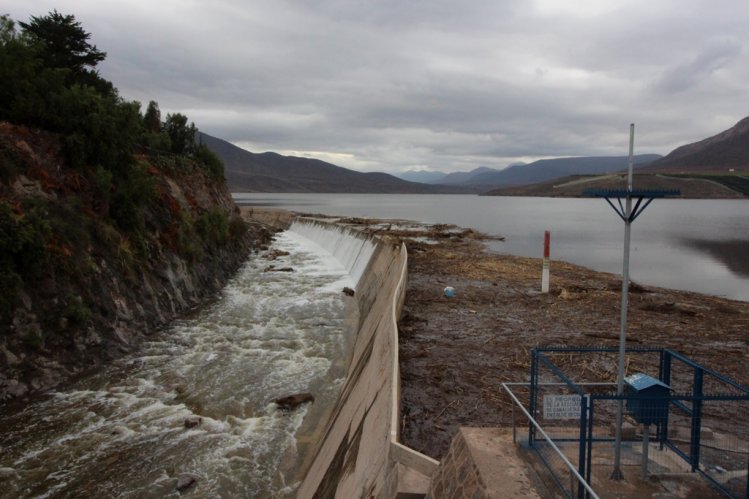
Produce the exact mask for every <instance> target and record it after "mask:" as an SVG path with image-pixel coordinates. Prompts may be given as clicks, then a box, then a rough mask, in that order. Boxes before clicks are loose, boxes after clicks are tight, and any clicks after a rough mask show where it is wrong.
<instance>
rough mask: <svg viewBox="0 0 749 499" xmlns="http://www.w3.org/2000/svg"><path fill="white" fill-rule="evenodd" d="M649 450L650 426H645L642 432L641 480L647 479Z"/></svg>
mask: <svg viewBox="0 0 749 499" xmlns="http://www.w3.org/2000/svg"><path fill="white" fill-rule="evenodd" d="M649 450H650V425H649V424H646V425H645V427H644V428H643V430H642V463H641V465H642V479H643V480H647V479H648V451H649Z"/></svg>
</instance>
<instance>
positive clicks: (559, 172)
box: [462, 154, 661, 189]
mask: <svg viewBox="0 0 749 499" xmlns="http://www.w3.org/2000/svg"><path fill="white" fill-rule="evenodd" d="M660 157H661V156H659V155H658V154H640V155H637V156H635V158H634V162H635V167H638V166H642V165H645V164H647V163H650V162H652V161H654V160H656V159H658V158H660ZM626 169H627V157H626V156H592V157H579V158H556V159H541V160H538V161H534V162H533V163H528V164H527V165H515V166H510V167H508V168H506V169H504V170H500V171H495V172H486V173H481V174H479V175H476V176H474V177H472V178H471V179H470V180H468V181H467V182H465V183H463V184H462V185H471V186H481V187H484V188H486V189H489V188H492V187H494V188H497V187H506V186H514V185H525V184H535V183H538V182H545V181H547V180H554V179H556V178H562V177H566V176H568V175H597V174H604V173H614V172H618V171H623V170H626Z"/></svg>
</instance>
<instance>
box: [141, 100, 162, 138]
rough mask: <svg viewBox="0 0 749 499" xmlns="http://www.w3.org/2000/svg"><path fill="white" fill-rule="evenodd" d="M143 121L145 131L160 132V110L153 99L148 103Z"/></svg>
mask: <svg viewBox="0 0 749 499" xmlns="http://www.w3.org/2000/svg"><path fill="white" fill-rule="evenodd" d="M143 122H144V124H145V126H146V130H147V131H149V132H151V133H159V132H161V111H160V110H159V105H158V104H157V103H156V102H155V101H151V102H149V103H148V108H147V109H146V114H145V115H144V116H143Z"/></svg>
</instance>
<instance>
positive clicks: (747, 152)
mask: <svg viewBox="0 0 749 499" xmlns="http://www.w3.org/2000/svg"><path fill="white" fill-rule="evenodd" d="M730 169H733V170H734V171H749V117H747V118H744V119H742V120H741V121H739V122H738V123H736V125H734V126H733V127H731V128H729V129H728V130H726V131H724V132H721V133H719V134H717V135H713V136H712V137H708V138H707V139H704V140H700V141H699V142H694V143H692V144H687V145H684V146H681V147H677V148H676V149H674V150H673V151H672V152H670V153H669V154H667V155H666V156H664V157H663V158H661V159H659V160H657V161H654V162H652V163H651V164H649V165H648V166H647V167H645V168H644V169H643V171H649V172H694V171H701V172H717V171H722V172H726V171H728V170H730Z"/></svg>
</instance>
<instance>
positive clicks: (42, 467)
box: [0, 225, 374, 497]
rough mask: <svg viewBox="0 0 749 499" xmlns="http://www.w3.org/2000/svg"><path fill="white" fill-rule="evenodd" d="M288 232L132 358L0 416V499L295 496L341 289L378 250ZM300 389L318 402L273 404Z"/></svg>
mask: <svg viewBox="0 0 749 499" xmlns="http://www.w3.org/2000/svg"><path fill="white" fill-rule="evenodd" d="M297 229H298V231H294V230H292V231H289V232H285V233H281V234H279V235H277V240H276V242H275V243H274V245H273V246H272V247H271V248H270V250H269V251H270V252H273V251H276V254H277V255H283V253H285V252H288V253H289V255H283V256H277V257H276V258H275V260H272V261H271V260H268V259H267V258H263V257H262V255H261V256H260V257H253V258H252V259H250V260H249V261H248V262H246V264H245V265H244V266H243V268H242V269H241V270H240V272H239V273H238V274H237V276H236V277H235V278H234V279H233V280H232V281H231V282H230V284H229V285H228V286H227V287H226V289H225V290H224V292H223V293H222V296H221V298H220V299H219V300H218V301H216V302H215V303H213V304H212V305H210V306H208V307H207V308H205V309H204V310H201V311H200V312H199V313H197V314H196V315H195V316H194V317H191V318H187V319H184V320H181V321H178V322H177V323H175V324H174V325H172V326H171V327H170V328H169V329H168V330H166V331H162V332H159V333H156V334H154V335H153V336H152V337H151V338H150V341H148V342H147V343H145V344H143V345H142V347H141V348H140V349H139V350H138V351H137V352H135V353H133V354H128V355H127V356H125V357H123V358H121V359H119V360H118V361H116V362H115V363H113V364H112V365H111V366H109V367H108V368H106V369H103V370H101V371H99V372H96V373H93V374H92V375H90V376H86V377H84V378H82V379H79V380H78V381H76V382H75V383H73V384H71V385H70V386H67V387H65V388H60V389H58V390H55V391H53V392H50V393H48V394H45V395H44V396H40V397H37V398H36V399H34V400H31V401H29V402H28V403H27V405H25V406H24V407H17V408H16V409H14V407H15V406H14V407H11V406H7V407H3V408H2V409H0V420H1V421H2V424H3V432H2V434H1V435H0V448H2V450H3V452H2V456H0V484H1V485H2V486H1V487H0V497H73V496H78V497H112V496H118V497H153V496H159V497H166V496H169V495H174V496H175V497H176V496H177V495H178V493H177V491H176V490H175V488H176V486H177V481H178V480H179V479H180V477H185V476H187V477H193V478H194V479H195V480H196V483H195V485H193V486H192V488H190V489H189V490H190V492H191V493H193V494H195V495H196V497H197V496H210V497H269V496H273V497H289V496H293V495H294V494H295V489H296V486H297V485H298V483H297V482H298V481H299V480H300V478H301V477H299V476H298V473H297V472H296V470H297V469H299V467H300V465H301V464H302V463H301V461H302V458H303V456H302V454H303V453H304V451H305V450H307V447H305V446H309V445H310V444H305V443H304V442H305V441H310V442H313V441H315V440H316V438H317V437H316V436H315V434H316V433H319V431H320V430H319V428H318V426H320V424H321V423H320V421H322V420H323V419H324V418H325V417H326V414H327V412H328V411H329V408H330V407H331V406H332V405H334V403H335V401H336V399H337V397H338V394H339V391H340V389H341V387H342V385H343V382H344V377H345V375H346V370H347V368H348V365H347V363H348V359H349V358H350V355H351V351H352V349H353V339H354V336H355V335H354V334H353V331H354V329H355V328H356V327H357V326H358V322H359V318H358V315H357V313H358V312H357V305H356V300H354V299H351V298H348V297H346V295H344V294H343V293H342V292H341V290H342V289H343V287H344V286H347V287H351V288H355V287H356V285H357V281H358V279H359V278H361V275H362V272H363V270H364V267H365V266H366V261H368V258H369V256H370V255H368V254H366V253H367V252H368V251H371V250H372V249H373V248H374V246H373V245H367V244H364V246H362V244H359V247H358V248H357V249H356V254H357V255H358V257H353V258H347V257H346V255H348V254H350V252H352V251H353V250H352V248H351V247H350V246H347V244H348V243H346V242H344V241H343V240H340V241H337V242H336V240H335V238H334V237H332V238H331V237H330V235H326V236H324V237H320V236H321V235H320V234H317V237H316V239H317V240H321V241H323V244H325V242H326V241H327V242H328V243H332V244H333V246H331V247H330V249H329V250H325V249H323V248H321V247H320V246H319V245H318V244H317V243H314V242H312V241H311V240H310V239H309V238H308V237H305V236H304V235H303V234H305V233H306V235H307V236H311V237H313V238H315V232H316V231H317V232H319V231H320V230H322V229H321V228H320V227H316V226H315V225H310V226H298V227H297ZM365 246H366V247H365ZM331 250H332V251H331ZM336 251H338V252H339V253H338V255H337V256H336V255H335V252H336ZM362 262H364V263H362ZM271 265H273V266H274V268H273V269H271V268H269V267H270V266H271ZM279 268H287V269H288V268H291V269H293V271H291V272H288V271H278V269H279ZM298 392H311V393H313V394H314V396H315V402H314V404H311V405H310V404H307V405H304V406H302V407H300V408H298V409H296V410H294V411H290V412H284V411H281V410H280V409H279V408H278V407H277V406H276V404H274V403H273V400H274V399H275V398H278V397H282V396H285V395H289V394H292V393H298ZM192 425H195V426H192ZM187 426H191V427H189V428H188V427H187Z"/></svg>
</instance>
